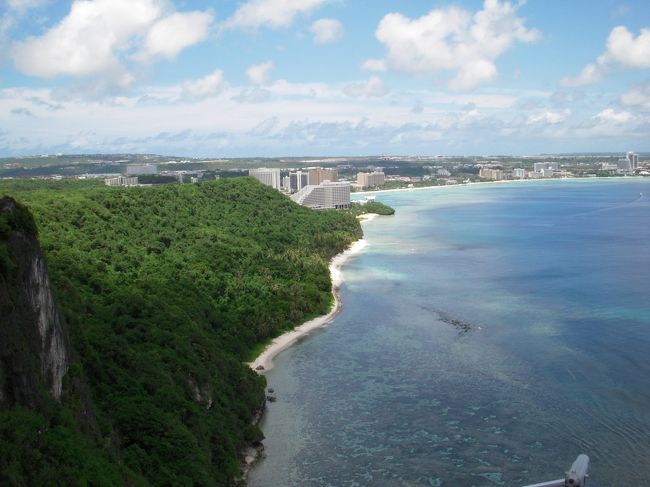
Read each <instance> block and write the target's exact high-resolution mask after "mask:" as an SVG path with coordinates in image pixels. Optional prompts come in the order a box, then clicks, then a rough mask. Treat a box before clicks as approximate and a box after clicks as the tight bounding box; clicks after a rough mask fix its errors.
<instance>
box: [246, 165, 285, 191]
mask: <svg viewBox="0 0 650 487" xmlns="http://www.w3.org/2000/svg"><path fill="white" fill-rule="evenodd" d="M248 175H249V176H252V177H254V178H255V179H257V180H258V181H260V182H261V183H263V184H266V185H267V186H271V187H272V188H275V189H278V190H279V189H280V170H279V169H269V168H266V167H260V168H258V169H249V171H248Z"/></svg>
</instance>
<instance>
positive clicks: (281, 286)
mask: <svg viewBox="0 0 650 487" xmlns="http://www.w3.org/2000/svg"><path fill="white" fill-rule="evenodd" d="M3 194H8V195H10V196H12V197H14V198H15V199H16V200H18V201H19V202H21V203H22V204H24V205H26V206H27V208H29V210H30V211H31V213H32V214H33V216H34V220H35V222H36V225H37V227H38V232H39V239H40V243H41V246H42V249H43V252H44V254H45V257H46V260H47V264H48V268H49V272H50V277H51V280H52V286H53V289H54V293H55V297H56V299H57V301H58V304H59V307H60V310H61V313H62V316H63V319H64V322H65V326H66V328H67V330H68V333H69V335H70V340H71V343H72V357H73V359H72V365H71V367H70V369H69V371H68V373H67V375H66V377H65V383H64V397H63V400H62V402H61V403H60V404H59V403H55V402H54V401H52V400H51V401H49V403H48V404H47V406H46V407H44V408H42V410H39V411H35V410H28V409H25V408H13V409H5V410H0V484H2V485H20V486H22V485H48V486H55V485H61V486H64V485H65V486H71V485H88V486H90V485H93V486H104V485H106V486H108V485H120V486H122V485H132V486H208V485H210V486H229V485H235V484H237V483H238V480H237V479H238V477H239V476H240V466H239V460H240V452H241V449H242V447H243V446H244V445H246V444H247V443H249V442H251V441H255V440H259V439H260V438H261V436H262V435H261V432H260V431H259V429H258V428H257V427H256V426H253V425H252V424H251V420H252V418H253V416H254V414H255V413H256V412H257V410H258V409H259V408H260V406H261V404H262V402H263V400H264V387H265V379H264V377H262V376H259V375H257V374H256V373H254V372H253V371H251V370H250V369H249V367H248V366H247V365H246V364H245V363H244V362H243V361H244V360H245V359H246V358H248V357H249V356H250V353H251V351H252V350H254V349H255V347H256V345H257V344H259V343H261V342H264V341H266V340H268V338H269V337H273V336H275V335H278V334H280V333H282V332H283V331H285V330H288V329H290V328H292V327H293V326H295V325H297V324H299V323H301V322H303V321H305V320H306V319H309V318H311V317H313V316H316V315H319V314H323V313H325V312H327V311H328V309H329V308H330V306H331V301H332V296H331V292H330V291H331V282H330V278H329V273H328V261H329V260H330V258H331V257H333V256H334V255H335V254H337V253H339V252H341V251H342V250H344V249H345V248H346V247H347V246H348V245H349V244H350V243H352V242H353V241H355V240H356V239H358V238H360V237H361V234H362V233H361V228H360V225H359V223H358V222H357V220H356V218H355V216H354V215H353V214H351V213H346V212H335V211H313V210H310V209H307V208H304V207H301V206H298V205H296V204H295V203H293V202H291V201H290V200H289V199H288V198H286V197H285V196H283V195H282V194H280V193H279V192H278V191H276V190H273V189H271V188H269V187H266V186H263V185H262V184H260V183H258V182H257V181H256V180H254V179H252V178H234V179H227V180H220V181H211V182H206V183H199V184H192V185H190V184H187V185H165V186H159V187H154V188H139V187H134V188H105V187H96V186H94V185H92V184H88V183H86V184H80V185H76V184H75V183H73V182H66V181H62V182H59V183H56V182H52V181H49V182H45V181H43V182H38V181H5V182H2V183H0V195H3ZM0 250H4V249H0ZM0 253H2V254H3V255H4V254H5V252H0ZM2 259H3V267H4V266H5V265H8V263H7V262H6V259H5V258H4V257H3V258H2Z"/></svg>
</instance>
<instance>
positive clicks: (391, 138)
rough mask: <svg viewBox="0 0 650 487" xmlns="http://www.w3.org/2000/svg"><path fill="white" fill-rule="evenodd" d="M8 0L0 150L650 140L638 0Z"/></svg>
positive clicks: (503, 145)
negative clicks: (561, 0)
mask: <svg viewBox="0 0 650 487" xmlns="http://www.w3.org/2000/svg"><path fill="white" fill-rule="evenodd" d="M2 5H3V7H4V11H2V12H0V157H6V156H26V155H37V154H45V153H48V154H55V153H64V154H81V153H84V154H99V153H141V154H142V153H151V154H179V155H185V156H189V157H214V158H216V157H225V158H235V157H344V156H347V157H355V156H368V154H369V153H372V152H378V153H379V154H397V155H400V154H401V155H414V156H415V155H425V154H428V155H430V156H433V155H443V154H445V155H449V156H454V155H461V154H463V155H470V156H473V155H490V154H491V155H495V156H496V155H504V156H507V155H513V156H517V155H526V154H527V155H561V154H588V153H617V152H623V153H624V152H627V151H629V150H634V151H635V152H638V153H644V152H648V151H650V146H648V145H647V144H648V140H650V5H648V4H647V3H646V2H643V1H615V0H608V1H606V2H598V3H597V4H593V2H588V1H586V0H580V1H575V2H571V4H569V5H562V7H561V8H558V7H556V6H553V5H549V2H540V1H536V0H529V1H528V2H526V1H500V0H485V1H484V2H479V1H475V0H461V1H454V2H449V1H436V2H425V1H415V2H410V3H409V4H408V5H403V4H400V3H399V2H395V1H392V0H380V1H377V2H373V3H372V5H366V4H364V2H359V1H358V0H336V1H334V0H295V1H293V2H286V1H284V0H246V1H239V2H235V1H227V0H220V1H217V2H214V1H207V0H183V1H181V0H174V1H172V0H131V1H127V0H112V1H109V0H85V1H82V0H75V1H67V2H52V1H51V0H3V2H2ZM576 26H579V29H575V27H576ZM576 34H577V35H578V36H579V41H578V42H576V41H575V36H576Z"/></svg>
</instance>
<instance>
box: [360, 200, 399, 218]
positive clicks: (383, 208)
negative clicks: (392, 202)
mask: <svg viewBox="0 0 650 487" xmlns="http://www.w3.org/2000/svg"><path fill="white" fill-rule="evenodd" d="M350 212H351V213H352V214H354V215H365V214H366V213H376V214H377V215H394V214H395V208H393V207H392V206H388V205H387V204H385V203H382V202H381V201H368V202H367V203H364V204H363V205H352V208H350Z"/></svg>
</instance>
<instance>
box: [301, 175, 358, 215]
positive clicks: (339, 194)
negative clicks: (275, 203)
mask: <svg viewBox="0 0 650 487" xmlns="http://www.w3.org/2000/svg"><path fill="white" fill-rule="evenodd" d="M291 199H292V200H293V201H295V202H296V203H298V204H299V205H302V206H307V207H309V208H314V209H326V208H335V209H345V208H350V206H351V203H350V184H349V183H344V182H334V183H333V182H329V181H325V182H324V183H322V184H319V185H318V186H315V185H311V184H309V185H307V186H305V187H304V188H302V189H301V190H300V191H298V192H297V193H296V194H294V195H292V196H291Z"/></svg>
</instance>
